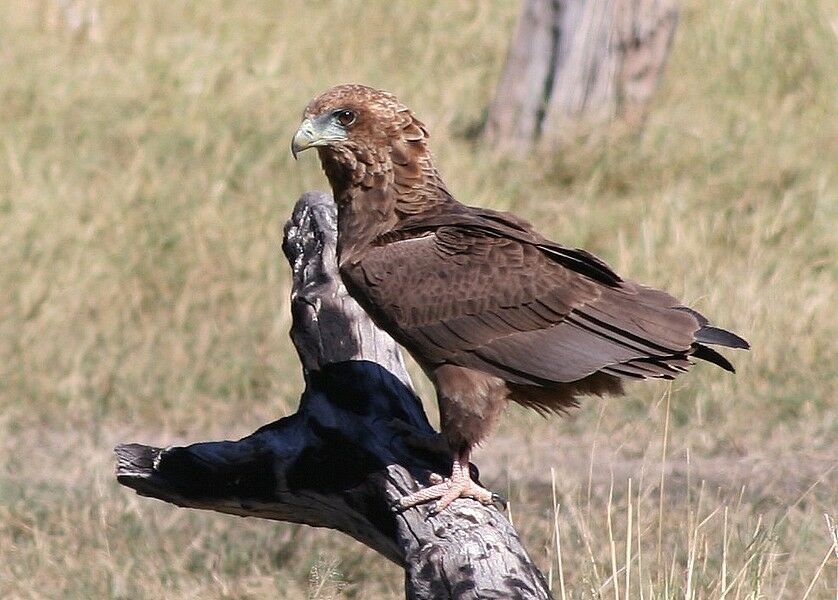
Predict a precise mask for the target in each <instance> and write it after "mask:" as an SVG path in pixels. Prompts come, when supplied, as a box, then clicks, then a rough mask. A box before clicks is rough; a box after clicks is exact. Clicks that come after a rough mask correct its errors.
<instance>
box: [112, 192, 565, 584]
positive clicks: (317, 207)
mask: <svg viewBox="0 0 838 600" xmlns="http://www.w3.org/2000/svg"><path fill="white" fill-rule="evenodd" d="M335 219H336V215H335V207H334V203H333V202H332V200H331V197H330V196H329V195H328V194H325V193H322V192H308V193H306V194H304V195H303V196H302V198H301V199H300V200H299V201H298V203H297V205H296V207H295V209H294V213H293V216H292V218H291V219H290V221H289V222H288V225H287V226H286V229H285V241H284V244H283V249H284V251H285V254H286V256H287V257H288V260H289V262H290V264H291V268H292V271H293V277H294V279H293V291H292V315H293V325H292V329H291V338H292V340H293V341H294V345H295V346H296V348H297V352H298V353H299V356H300V361H301V363H302V365H303V371H304V376H305V381H306V389H305V392H304V393H303V395H302V397H301V398H300V406H299V409H298V411H297V412H296V413H295V414H294V415H291V416H289V417H286V418H283V419H280V420H279V421H276V422H274V423H271V424H269V425H265V426H264V427H262V428H260V429H259V430H257V431H256V432H254V433H253V434H251V435H249V436H247V437H245V438H242V439H241V440H238V441H228V442H204V443H198V444H192V445H190V446H185V447H169V448H154V447H151V446H145V445H142V444H123V445H120V446H118V447H117V448H116V455H117V473H116V474H117V479H118V481H119V482H120V483H121V484H123V485H125V486H128V487H130V488H133V489H134V490H136V491H137V492H138V493H139V494H141V495H144V496H150V497H153V498H158V499H161V500H165V501H166V502H170V503H173V504H176V505H178V506H183V507H188V508H200V509H207V510H214V511H218V512H223V513H229V514H235V515H241V516H251V517H261V518H265V519H273V520H278V521H287V522H291V523H302V524H306V525H311V526H315V527H328V528H331V529H336V530H338V531H341V532H343V533H345V534H347V535H349V536H351V537H353V538H354V539H356V540H358V541H359V542H361V543H363V544H365V545H367V546H369V547H370V548H373V549H374V550H376V551H377V552H379V553H380V554H381V555H382V556H384V557H386V558H388V559H390V560H391V561H393V562H395V563H397V564H399V565H401V566H402V567H404V569H405V594H406V597H407V598H408V599H411V600H420V599H421V600H430V599H437V598H457V599H477V598H517V599H522V600H523V599H535V598H538V599H542V598H550V597H551V596H550V593H549V590H548V589H547V584H546V582H545V580H544V577H543V576H542V574H541V573H540V572H539V571H538V569H537V568H536V567H535V566H534V565H533V563H532V561H531V559H530V557H529V555H528V554H527V552H526V550H525V549H524V547H523V545H522V544H521V541H520V539H519V537H518V535H517V533H516V532H515V530H514V528H513V527H512V525H511V524H510V523H509V521H508V520H507V519H506V518H505V517H504V515H503V514H502V513H501V512H500V511H499V510H498V509H497V508H496V507H487V506H483V505H481V504H479V503H478V502H475V501H473V500H468V499H460V500H457V501H455V502H454V503H453V504H452V505H451V506H450V507H449V508H448V509H447V510H445V511H443V512H442V513H441V514H438V515H434V514H431V512H430V508H429V507H428V506H418V507H415V508H411V509H409V510H406V511H402V512H398V511H396V510H394V509H393V508H392V507H393V505H394V503H395V501H396V500H397V499H398V498H400V497H401V496H403V495H405V494H408V493H410V492H412V491H415V490H416V489H417V487H418V485H419V484H418V483H417V480H418V481H420V482H423V483H424V484H426V483H427V478H428V475H429V473H431V472H439V473H448V472H450V469H451V458H450V456H449V455H448V454H447V453H444V452H440V451H434V450H430V449H428V447H425V445H422V444H416V443H408V442H409V438H410V437H413V438H419V439H422V438H424V439H427V440H432V439H433V438H434V436H435V434H436V432H435V431H434V430H433V428H432V427H431V425H430V424H429V422H428V420H427V417H426V415H425V413H424V411H423V409H422V405H421V403H420V402H419V399H418V398H417V397H416V395H415V393H414V392H413V390H412V388H411V384H410V377H409V375H408V373H407V370H406V369H405V367H404V362H403V360H402V356H401V353H400V351H399V348H398V346H397V345H396V344H395V342H394V341H393V340H392V339H391V338H390V337H389V336H388V335H387V334H386V333H384V332H382V331H380V330H379V329H377V328H376V327H375V326H374V325H373V323H372V322H371V321H370V320H369V318H368V317H367V316H366V314H365V313H364V312H363V310H362V309H361V308H360V307H359V306H358V305H357V304H356V303H355V301H354V300H352V298H350V297H349V296H348V295H347V294H346V290H345V289H344V287H343V284H342V283H341V281H340V277H339V276H338V274H337V267H336V262H335V241H336V234H335ZM406 429H407V430H409V431H411V432H412V436H405V435H404V431H405V430H406ZM429 446H432V445H429Z"/></svg>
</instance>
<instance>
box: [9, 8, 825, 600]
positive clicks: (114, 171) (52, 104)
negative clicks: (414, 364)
mask: <svg viewBox="0 0 838 600" xmlns="http://www.w3.org/2000/svg"><path fill="white" fill-rule="evenodd" d="M52 3H53V0H40V3H39V2H36V1H33V0H10V1H9V2H8V3H7V4H8V6H6V7H5V9H4V10H3V11H2V12H0V39H3V40H4V43H3V44H0V72H2V74H3V76H2V78H0V252H2V256H3V258H4V260H3V261H2V262H0V435H1V436H2V438H0V439H2V446H1V447H2V456H3V460H2V466H0V597H3V598H107V597H111V598H173V599H174V598H202V599H203V598H241V599H244V598H267V597H282V598H300V597H306V596H308V597H312V598H385V597H386V598H391V597H392V598H396V597H399V595H400V594H401V574H400V573H399V572H398V570H397V569H395V568H394V567H392V566H389V565H387V564H385V563H384V562H383V561H382V560H380V559H378V558H377V557H375V556H374V555H373V554H372V553H371V552H368V551H359V547H358V545H357V544H356V543H354V542H352V541H349V540H346V539H343V538H341V537H340V536H338V535H337V534H334V533H332V532H320V531H312V530H308V529H302V528H299V527H292V526H285V525H277V524H271V523H265V522H258V521H249V520H240V519H235V518H232V517H226V516H220V515H213V514H201V513H197V512H188V511H183V510H178V509H174V508H171V507H168V506H165V505H163V504H160V503H156V502H154V501H150V500H147V499H140V498H137V497H135V496H133V495H132V494H131V493H129V492H128V491H127V490H125V489H122V488H119V487H118V486H117V485H116V483H115V481H114V480H113V476H112V469H113V459H112V456H111V454H110V448H111V447H112V446H113V444H114V443H115V442H116V441H119V440H128V439H137V440H142V441H147V442H149V443H168V442H172V441H194V440H198V439H210V438H218V437H229V438H232V437H236V436H240V435H244V434H246V433H249V432H250V431H252V430H253V429H255V428H256V427H257V426H259V425H260V424H262V423H264V422H266V421H268V420H271V419H274V418H276V417H277V416H280V415H283V414H286V413H288V412H289V411H293V409H294V406H295V402H296V398H297V397H298V395H299V391H300V387H301V380H300V377H299V375H298V370H299V367H298V365H297V362H296V359H295V356H294V353H293V349H292V347H291V345H290V342H289V340H288V339H287V336H286V331H287V329H288V326H289V325H290V321H289V315H288V309H287V300H286V298H287V296H288V281H289V278H288V274H287V270H286V267H285V265H284V262H283V260H282V258H281V254H280V251H279V238H280V235H281V227H282V224H283V222H284V220H285V218H286V217H287V215H288V213H289V210H290V206H291V203H292V202H293V200H294V199H295V198H296V196H297V195H298V194H299V193H300V192H302V191H303V190H305V189H309V188H323V187H324V186H325V181H324V179H323V177H322V175H321V174H320V173H319V170H318V168H317V165H316V163H315V161H314V159H313V158H310V157H306V158H304V159H303V160H302V161H301V163H300V164H294V163H293V162H292V161H291V158H290V155H289V152H288V140H289V139H290V137H291V135H292V133H293V131H294V129H295V128H296V125H297V122H298V119H299V114H300V111H301V110H302V107H303V106H304V105H305V104H306V102H307V101H308V99H309V98H310V97H311V96H313V95H314V94H315V93H316V92H318V91H320V90H322V89H324V88H326V87H328V86H329V85H332V84H334V83H338V82H344V81H362V82H367V83H370V84H372V85H376V86H380V87H385V88H388V89H391V90H393V91H396V92H398V94H399V95H400V96H401V97H402V98H403V99H404V100H405V101H406V102H407V103H409V104H410V105H411V106H413V107H414V108H415V110H416V111H417V112H418V113H419V114H420V115H421V116H422V117H423V118H424V120H425V121H426V122H427V123H428V125H429V127H430V129H431V131H432V133H433V141H434V147H435V150H436V154H437V157H438V162H439V164H440V166H441V169H442V171H443V173H445V174H447V176H448V177H447V178H448V180H449V182H450V184H451V187H452V188H453V189H454V191H455V192H456V194H457V196H458V197H459V198H460V199H462V200H464V201H466V202H469V203H473V204H482V205H486V206H492V207H495V208H504V209H506V208H509V209H513V210H515V211H516V212H518V213H520V214H522V215H524V216H526V217H528V218H530V219H531V220H532V221H534V222H536V223H537V224H538V226H539V228H540V229H541V230H542V231H544V232H545V233H547V234H550V235H552V236H553V237H555V238H556V239H559V240H562V241H564V242H565V243H568V244H574V245H580V246H585V247H587V248H589V249H591V250H593V251H594V252H597V253H598V254H600V255H602V256H603V257H605V258H607V259H608V260H609V261H610V262H612V264H614V265H615V266H616V267H618V268H619V269H620V270H621V271H623V272H625V273H628V274H630V275H631V276H632V277H634V278H635V279H638V280H641V281H645V282H649V283H654V284H657V285H660V286H663V287H665V288H667V289H669V290H672V291H673V292H675V293H676V294H679V295H681V296H682V297H684V298H685V299H687V300H688V301H689V302H691V303H693V304H694V305H696V306H697V307H698V308H700V309H701V310H702V311H703V312H706V313H707V314H708V315H711V316H712V317H713V318H714V320H716V321H717V322H719V323H720V324H722V325H724V326H728V327H730V328H732V329H734V330H735V331H738V332H740V333H742V334H744V335H745V337H747V338H749V339H750V340H751V342H752V343H753V346H754V350H753V352H751V353H750V354H748V355H745V354H741V353H740V354H738V355H737V356H735V362H736V363H737V366H738V367H739V373H738V374H737V376H736V377H731V376H728V375H726V374H724V373H721V372H720V371H718V370H713V369H711V368H705V367H699V368H697V369H696V370H695V371H694V372H693V373H692V374H691V375H690V376H689V377H686V378H684V379H683V380H682V381H678V382H677V383H676V384H675V386H673V387H672V388H671V390H670V389H669V388H667V387H666V386H657V385H646V386H637V387H633V388H632V389H631V390H630V395H629V396H628V397H627V398H626V399H624V400H620V401H605V402H598V401H591V402H590V403H589V404H588V406H586V407H585V408H584V409H583V410H581V411H579V412H577V413H576V414H575V415H574V416H573V417H572V418H571V419H568V420H563V421H559V420H551V421H549V422H546V421H542V420H540V419H539V418H538V417H536V416H534V415H530V414H525V413H523V412H520V411H511V412H510V414H509V415H508V417H507V418H506V419H505V421H504V423H503V425H502V428H501V431H500V432H499V433H498V435H497V436H496V438H495V439H494V441H493V442H492V443H490V444H489V445H487V447H486V448H485V449H483V450H482V451H481V454H480V456H479V457H478V459H477V462H478V463H479V464H480V465H481V467H482V471H483V473H484V476H485V478H486V479H487V480H488V481H489V482H490V483H491V484H493V485H494V486H495V487H497V488H498V489H501V490H503V489H506V490H508V492H509V496H510V498H511V500H512V517H513V519H514V520H515V523H516V525H517V526H518V527H519V529H520V531H521V533H522V535H523V536H524V539H526V540H527V541H528V546H529V548H530V550H531V552H532V554H533V557H534V558H535V560H536V561H537V562H538V563H539V564H540V565H541V566H542V567H543V568H544V570H545V572H550V573H551V574H552V575H551V576H552V581H553V586H554V591H555V593H556V596H557V597H558V598H562V600H565V599H566V598H567V599H569V598H612V597H613V598H615V600H619V599H620V598H644V599H647V600H657V599H662V598H689V599H690V600H692V599H693V598H696V599H698V598H705V599H710V598H727V599H730V600H733V599H746V598H753V599H756V598H788V599H795V600H796V599H800V598H804V597H806V598H808V599H815V598H817V599H823V600H826V599H830V598H835V597H836V585H838V584H836V575H838V572H837V571H838V558H836V556H835V551H836V548H835V546H833V544H834V540H835V531H834V524H833V522H832V521H826V520H825V518H824V515H825V514H826V515H829V516H830V517H831V518H832V519H834V518H836V516H838V515H837V514H836V512H837V511H838V505H837V504H836V498H838V458H836V457H838V442H836V440H838V435H837V434H838V410H836V396H835V391H834V390H835V386H836V383H838V381H836V380H837V379H838V378H837V377H836V368H835V359H836V352H835V350H836V348H835V339H836V337H837V336H838V321H836V318H835V298H836V285H835V281H836V265H835V250H836V247H838V246H836V242H838V240H836V234H835V230H836V223H838V191H837V186H836V161H835V157H836V156H838V93H837V92H836V90H838V75H836V73H838V70H836V68H835V66H836V64H838V43H836V30H838V13H836V11H835V8H834V6H833V5H832V3H830V2H828V1H827V0H794V1H792V0H767V1H762V2H753V1H745V0H730V1H726V2H714V3H702V2H699V1H698V0H685V2H684V5H683V13H682V21H681V24H680V29H679V32H678V36H677V39H676V45H675V49H674V54H673V56H672V60H671V62H670V64H669V68H668V71H667V78H666V81H665V84H664V87H663V88H662V90H661V92H660V94H659V96H658V98H657V100H656V105H655V107H654V110H653V112H652V114H651V116H650V120H649V123H648V126H647V128H646V130H645V132H644V133H643V135H642V136H640V137H631V136H625V135H621V134H619V133H618V132H614V133H613V135H609V136H607V137H606V139H605V140H604V141H600V142H598V143H580V144H579V146H578V147H574V148H569V149H567V150H566V151H565V152H563V153H562V154H561V155H559V156H540V155H535V156H532V157H531V158H530V159H528V160H526V161H524V162H509V161H505V160H502V159H500V158H498V157H494V156H492V153H491V152H490V151H489V149H485V148H481V147H480V146H479V144H477V143H475V142H474V141H472V140H471V139H470V138H469V136H468V132H469V131H471V130H473V129H474V126H475V124H478V123H479V122H480V120H481V118H482V115H483V111H484V110H485V107H486V106H487V104H488V101H489V99H490V96H491V92H492V89H493V86H494V84H495V81H496V80H497V77H498V75H499V70H500V68H501V66H502V62H503V58H504V54H505V51H506V44H507V42H508V39H509V36H510V33H511V29H512V26H513V23H514V18H515V12H516V6H515V4H516V3H511V2H494V3H471V2H464V1H462V2H450V1H446V2H428V3H418V2H415V3H414V2H407V1H406V0H405V1H397V2H383V1H375V2H365V3H356V2H349V1H345V0H344V1H340V0H334V1H328V2H317V3H308V4H307V5H306V6H305V7H303V6H302V5H300V4H297V3H292V2H277V1H275V0H270V1H268V0H264V1H262V2H233V1H221V0H206V1H204V2H200V3H185V2H183V3H172V2H163V1H162V0H146V1H144V2H141V3H135V2H108V3H104V2H102V3H100V4H101V20H100V22H99V24H98V29H97V32H96V36H94V37H96V38H97V39H95V40H90V39H81V38H78V37H77V36H73V35H70V34H69V33H67V32H66V30H64V29H62V27H61V26H60V25H56V24H55V23H54V22H53V21H52V20H51V19H50V18H48V13H50V11H49V10H46V9H47V8H49V7H50V6H51V5H52ZM423 391H424V394H425V396H428V397H429V395H428V393H427V392H428V389H427V386H423ZM670 392H671V396H670V395H669V394H670ZM667 408H668V410H667ZM667 423H668V427H665V424H667ZM665 430H666V431H667V438H668V439H666V440H664V439H663V438H664V431H665ZM664 448H666V460H665V461H662V457H663V455H664ZM551 469H552V470H553V473H554V474H555V477H554V479H551ZM553 481H555V484H553ZM629 489H630V490H631V492H630V493H629ZM559 507H560V508H559ZM629 515H631V519H630V520H629ZM830 527H832V528H833V529H832V531H831V533H830ZM629 540H631V547H628V544H627V542H628V541H629ZM559 542H560V544H559ZM559 547H560V548H561V554H560V555H559V552H558V550H559ZM807 594H808V596H807Z"/></svg>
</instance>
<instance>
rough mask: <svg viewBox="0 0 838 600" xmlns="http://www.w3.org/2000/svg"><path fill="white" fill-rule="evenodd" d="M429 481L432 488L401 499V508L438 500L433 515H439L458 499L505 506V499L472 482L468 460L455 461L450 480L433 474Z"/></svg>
mask: <svg viewBox="0 0 838 600" xmlns="http://www.w3.org/2000/svg"><path fill="white" fill-rule="evenodd" d="M429 479H430V482H431V484H432V485H431V486H430V487H427V488H425V489H422V490H419V491H418V492H414V493H412V494H410V495H409V496H405V497H403V498H399V502H398V504H399V508H401V509H402V510H403V509H406V508H410V507H413V506H416V505H418V504H424V503H426V502H430V501H431V500H436V502H435V503H434V506H433V507H432V508H431V513H433V514H437V513H440V512H442V511H443V510H445V509H446V508H447V507H448V505H449V504H451V503H452V502H453V501H454V500H456V499H457V498H471V499H473V500H477V501H478V502H480V503H481V504H485V505H487V506H488V505H490V504H496V503H499V504H502V505H505V502H504V501H503V498H501V497H500V496H498V495H497V494H494V493H492V492H490V491H489V490H487V489H486V488H484V487H481V486H480V485H478V484H477V483H475V482H474V481H473V480H472V478H471V473H470V472H469V468H468V460H466V461H465V462H462V460H461V459H455V460H454V466H453V468H452V470H451V477H450V478H448V479H446V478H443V477H441V476H440V475H437V474H436V473H432V474H431V476H430V478H429Z"/></svg>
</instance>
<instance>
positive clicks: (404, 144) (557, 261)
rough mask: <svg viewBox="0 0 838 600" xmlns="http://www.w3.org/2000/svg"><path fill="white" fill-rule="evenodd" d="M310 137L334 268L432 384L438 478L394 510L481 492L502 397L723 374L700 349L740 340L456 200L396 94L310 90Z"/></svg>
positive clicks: (566, 398) (488, 497) (485, 496)
mask: <svg viewBox="0 0 838 600" xmlns="http://www.w3.org/2000/svg"><path fill="white" fill-rule="evenodd" d="M307 148H317V151H318V154H319V156H320V162H321V163H322V166H323V170H324V171H325V173H326V176H327V177H328V179H329V183H330V184H331V187H332V191H333V194H334V198H335V202H336V203H337V208H338V248H337V250H338V263H339V270H340V274H341V277H342V278H343V281H344V282H345V284H346V288H347V290H348V291H349V293H350V295H352V297H353V298H355V299H356V300H357V301H358V303H359V304H360V305H361V306H362V307H363V308H364V309H365V310H366V311H367V312H368V313H369V315H370V317H371V318H372V319H373V321H374V322H375V323H376V324H377V325H378V326H379V327H381V328H382V329H384V330H385V331H387V333H389V334H390V335H391V336H392V337H393V338H394V339H395V340H396V341H397V342H398V343H399V344H401V345H402V346H404V348H405V349H407V351H408V352H410V354H411V355H412V356H413V357H414V358H415V359H416V361H417V362H418V363H419V365H421V367H422V368H423V369H424V371H425V372H426V373H427V374H428V376H429V378H430V379H431V381H432V382H433V383H434V385H435V387H436V391H437V399H438V402H439V410H440V420H441V427H442V433H443V435H444V437H445V439H446V440H447V442H448V445H449V447H450V448H451V450H452V453H453V455H454V463H453V470H452V474H451V477H450V478H445V479H443V478H442V477H439V476H435V477H433V478H432V483H434V485H431V486H430V487H427V488H424V489H421V490H420V491H418V492H416V493H414V494H411V495H410V496H407V497H405V498H402V499H401V504H402V506H403V507H409V506H413V505H415V504H419V503H422V502H427V501H430V500H437V503H436V505H435V507H434V509H435V510H437V511H438V510H442V509H444V508H445V507H446V506H447V505H448V504H449V503H450V502H452V501H453V500H454V499H456V498H459V497H469V498H474V499H476V500H479V501H481V502H484V503H489V502H491V501H492V498H493V495H492V494H491V493H490V492H489V491H487V490H486V489H484V488H482V487H480V486H479V485H478V484H477V483H475V482H474V481H472V479H471V476H470V473H469V468H468V465H469V455H470V452H471V450H472V448H473V447H474V446H475V444H478V443H480V442H481V441H483V440H484V439H485V438H486V436H487V435H488V434H489V432H490V431H491V430H492V428H493V425H494V424H495V422H496V421H497V419H498V417H499V416H500V414H501V412H502V411H503V409H504V407H505V406H506V404H507V402H508V401H509V400H511V401H513V402H518V403H519V404H522V405H524V406H527V407H530V408H533V409H535V410H537V411H539V412H542V413H549V412H563V411H566V410H567V409H568V408H569V407H572V406H575V405H576V404H577V401H578V397H579V396H581V395H585V394H598V395H601V394H618V393H620V392H621V391H622V383H623V381H625V380H632V379H646V378H663V379H671V378H673V377H675V376H676V375H678V374H680V373H683V372H685V371H687V370H688V369H689V368H690V366H691V365H692V360H691V359H693V358H696V359H702V360H705V361H709V362H711V363H714V364H716V365H718V366H720V367H721V368H723V369H725V370H728V371H733V367H732V365H731V364H730V363H729V362H728V361H727V359H725V358H724V357H723V356H722V355H721V354H719V353H718V352H716V351H715V350H713V349H711V348H710V345H719V346H727V347H731V348H748V343H747V342H746V341H745V340H743V339H742V338H740V337H739V336H737V335H735V334H733V333H731V332H729V331H725V330H724V329H721V328H718V327H714V326H713V325H710V324H709V322H708V320H707V319H706V318H705V317H704V316H702V315H701V314H699V313H698V312H696V311H695V310H692V309H690V308H687V307H685V306H682V305H681V304H680V303H679V302H678V301H677V300H676V299H675V298H673V297H672V296H670V295H669V294H667V293H666V292H662V291H659V290H656V289H652V288H649V287H645V286H642V285H639V284H637V283H634V282H633V281H629V280H627V279H623V278H622V277H620V276H619V275H617V273H615V272H614V271H613V270H612V269H611V268H610V267H609V266H608V265H607V264H605V263H604V262H603V261H601V260H600V259H598V258H597V257H595V256H593V255H592V254H589V253H588V252H585V251H584V250H578V249H574V248H567V247H565V246H562V245H560V244H557V243H556V242H552V241H550V240H548V239H547V238H545V237H543V236H541V235H540V234H539V233H537V232H536V231H535V230H534V229H533V228H532V226H531V225H530V224H529V223H527V222H526V221H524V220H522V219H520V218H518V217H516V216H514V215H512V214H509V213H504V212H497V211H493V210H487V209H482V208H476V207H470V206H465V205H463V204H460V203H459V202H457V200H455V199H454V197H453V196H452V195H451V192H449V190H448V187H447V186H446V185H445V182H444V181H443V180H442V177H441V176H440V174H439V172H438V171H437V169H436V167H435V166H434V163H433V158H432V156H431V152H430V150H429V148H428V131H427V129H426V128H425V126H424V125H423V124H422V122H421V121H419V120H418V119H417V118H416V117H415V116H414V115H413V113H412V112H411V111H410V109H409V108H408V107H407V106H405V105H404V104H402V103H401V102H399V100H398V99H397V98H396V97H395V96H394V95H392V94H390V93H387V92H383V91H379V90H376V89H373V88H370V87H366V86H362V85H340V86H337V87H334V88H332V89H330V90H328V91H326V92H325V93H323V94H321V95H320V96H318V97H317V98H315V99H314V100H312V101H311V103H310V104H309V105H308V107H306V109H305V113H304V115H303V122H302V124H301V125H300V128H299V130H298V131H297V133H296V135H295V136H294V139H293V142H292V144H291V150H292V153H293V154H294V156H295V157H296V156H297V154H298V153H299V152H301V151H303V150H305V149H307Z"/></svg>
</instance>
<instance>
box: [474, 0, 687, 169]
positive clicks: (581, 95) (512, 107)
mask: <svg viewBox="0 0 838 600" xmlns="http://www.w3.org/2000/svg"><path fill="white" fill-rule="evenodd" d="M677 21H678V10H677V5H676V3H675V0H525V1H524V3H523V9H522V12H521V16H520V18H519V20H518V28H517V31H516V33H515V37H514V39H513V41H512V45H511V47H510V50H509V55H508V57H507V62H506V67H505V69H504V72H503V75H502V77H501V80H500V84H499V85H498V89H497V92H496V95H495V99H494V101H493V102H492V105H491V107H490V108H489V117H488V120H487V123H486V130H485V137H486V140H487V141H488V142H489V143H490V144H493V145H494V146H495V147H497V148H498V149H500V150H502V151H507V152H513V153H517V154H522V153H524V152H526V151H527V150H529V149H530V148H532V147H533V146H534V145H535V144H536V143H537V142H540V143H541V144H542V145H543V146H546V147H548V148H549V147H555V146H557V145H560V144H561V143H562V142H563V141H565V140H566V139H568V138H571V137H573V136H575V135H579V134H585V133H590V132H591V131H593V130H595V129H596V128H597V127H598V126H601V125H602V124H603V123H604V122H607V121H609V120H611V119H613V118H615V117H621V118H623V119H624V120H625V121H627V122H628V123H629V124H630V125H632V126H639V125H640V124H641V123H642V122H643V120H644V118H645V115H646V111H647V108H648V105H649V102H650V101H651V98H652V95H653V93H654V91H655V89H656V88H657V84H658V80H659V79H660V75H661V72H662V71H663V66H664V65H665V63H666V58H667V56H668V55H669V48H670V46H671V44H672V38H673V35H674V33H675V27H676V25H677Z"/></svg>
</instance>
